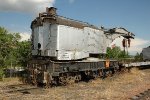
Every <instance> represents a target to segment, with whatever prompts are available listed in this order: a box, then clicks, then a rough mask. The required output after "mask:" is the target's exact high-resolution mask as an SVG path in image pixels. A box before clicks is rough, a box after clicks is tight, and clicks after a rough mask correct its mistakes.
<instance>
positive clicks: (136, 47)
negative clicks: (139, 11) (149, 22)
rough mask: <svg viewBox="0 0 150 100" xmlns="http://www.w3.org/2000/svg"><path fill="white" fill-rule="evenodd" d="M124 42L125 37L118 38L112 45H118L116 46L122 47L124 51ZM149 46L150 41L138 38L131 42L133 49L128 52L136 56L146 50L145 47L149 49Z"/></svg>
mask: <svg viewBox="0 0 150 100" xmlns="http://www.w3.org/2000/svg"><path fill="white" fill-rule="evenodd" d="M122 40H123V37H120V38H117V39H116V40H114V41H113V42H112V43H111V45H113V44H116V46H120V47H121V49H122V50H123V47H122ZM111 45H110V46H111ZM149 45H150V41H149V40H144V39H141V38H137V37H136V38H135V39H132V40H131V47H130V48H128V51H129V53H130V54H136V53H137V52H138V53H140V52H141V51H142V49H143V48H145V47H147V46H149Z"/></svg>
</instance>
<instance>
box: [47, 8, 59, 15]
mask: <svg viewBox="0 0 150 100" xmlns="http://www.w3.org/2000/svg"><path fill="white" fill-rule="evenodd" d="M56 10H57V8H54V7H50V8H48V7H47V8H46V13H47V14H49V15H57V13H56Z"/></svg>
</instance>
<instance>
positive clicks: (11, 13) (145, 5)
mask: <svg viewBox="0 0 150 100" xmlns="http://www.w3.org/2000/svg"><path fill="white" fill-rule="evenodd" d="M149 5H150V0H0V26H1V27H5V28H6V29H8V31H10V32H19V33H20V35H21V36H22V40H27V39H29V38H30V34H31V29H30V24H31V21H32V20H33V19H34V18H35V17H36V16H37V15H38V13H39V12H44V11H45V8H46V7H51V6H54V7H56V8H57V14H58V15H62V16H65V17H68V18H72V19H76V20H80V21H84V22H88V23H90V24H93V25H96V26H98V27H101V26H104V27H105V28H114V27H124V28H126V29H127V30H128V31H130V32H132V33H134V34H135V39H134V40H131V47H130V48H129V52H130V53H131V54H136V52H139V53H140V52H141V50H142V48H144V47H148V46H150V31H149V29H150V6H149ZM121 41H122V38H119V39H116V40H115V41H114V42H113V43H112V44H116V45H117V46H121Z"/></svg>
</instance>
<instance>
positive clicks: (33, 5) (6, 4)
mask: <svg viewBox="0 0 150 100" xmlns="http://www.w3.org/2000/svg"><path fill="white" fill-rule="evenodd" d="M54 3H55V0H0V11H15V12H26V13H31V14H38V13H39V12H43V11H45V8H46V7H51V6H53V4H54Z"/></svg>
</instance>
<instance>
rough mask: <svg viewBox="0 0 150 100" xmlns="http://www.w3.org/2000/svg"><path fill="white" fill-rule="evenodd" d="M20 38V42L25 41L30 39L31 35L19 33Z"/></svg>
mask: <svg viewBox="0 0 150 100" xmlns="http://www.w3.org/2000/svg"><path fill="white" fill-rule="evenodd" d="M20 36H21V40H20V41H27V40H29V39H30V37H31V34H30V33H27V32H24V33H20Z"/></svg>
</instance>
